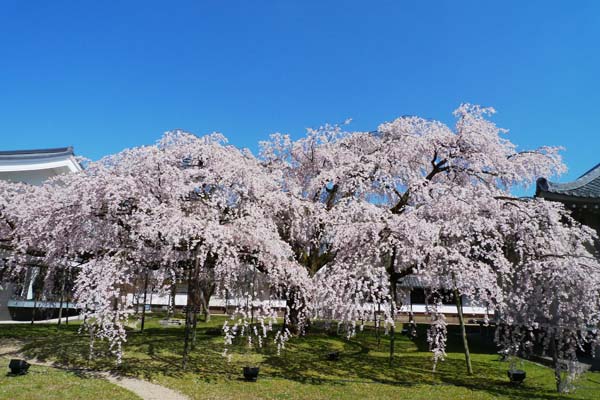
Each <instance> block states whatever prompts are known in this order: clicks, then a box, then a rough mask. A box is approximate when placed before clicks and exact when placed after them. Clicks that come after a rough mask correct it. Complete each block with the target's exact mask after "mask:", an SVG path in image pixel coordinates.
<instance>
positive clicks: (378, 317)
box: [374, 302, 381, 349]
mask: <svg viewBox="0 0 600 400" xmlns="http://www.w3.org/2000/svg"><path fill="white" fill-rule="evenodd" d="M374 312H375V318H374V319H375V337H376V338H377V348H378V349H379V345H380V344H381V334H380V332H379V330H380V329H381V303H379V302H378V303H377V311H374Z"/></svg>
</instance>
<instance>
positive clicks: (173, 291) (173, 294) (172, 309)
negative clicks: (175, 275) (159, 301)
mask: <svg viewBox="0 0 600 400" xmlns="http://www.w3.org/2000/svg"><path fill="white" fill-rule="evenodd" d="M176 296H177V281H176V280H173V283H172V284H171V299H170V300H171V304H169V311H168V314H167V316H168V317H169V318H172V317H173V314H175V297H176Z"/></svg>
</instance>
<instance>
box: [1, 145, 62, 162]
mask: <svg viewBox="0 0 600 400" xmlns="http://www.w3.org/2000/svg"><path fill="white" fill-rule="evenodd" d="M72 155H73V147H71V146H69V147H58V148H55V149H39V150H10V151H0V160H23V159H35V158H48V157H60V156H72Z"/></svg>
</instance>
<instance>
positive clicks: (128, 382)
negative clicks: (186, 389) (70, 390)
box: [102, 373, 188, 400]
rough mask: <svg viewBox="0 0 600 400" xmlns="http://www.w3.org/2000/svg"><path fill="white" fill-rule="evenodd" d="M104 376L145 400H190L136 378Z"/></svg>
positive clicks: (105, 374) (177, 393)
mask: <svg viewBox="0 0 600 400" xmlns="http://www.w3.org/2000/svg"><path fill="white" fill-rule="evenodd" d="M102 376H103V377H104V378H106V379H107V380H108V381H109V382H111V383H113V384H115V385H117V386H121V387H122V388H125V389H127V390H129V391H131V392H133V393H135V394H137V395H138V396H140V397H141V398H142V399H144V400H188V398H187V397H186V396H184V395H182V394H181V393H179V392H176V391H174V390H172V389H169V388H167V387H164V386H160V385H157V384H155V383H152V382H148V381H143V380H141V379H135V378H127V377H118V376H114V375H110V374H108V373H103V374H102Z"/></svg>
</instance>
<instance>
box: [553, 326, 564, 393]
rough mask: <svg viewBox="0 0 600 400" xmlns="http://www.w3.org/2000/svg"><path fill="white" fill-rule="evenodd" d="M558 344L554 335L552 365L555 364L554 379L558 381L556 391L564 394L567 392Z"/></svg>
mask: <svg viewBox="0 0 600 400" xmlns="http://www.w3.org/2000/svg"><path fill="white" fill-rule="evenodd" d="M558 351H559V349H558V344H557V343H556V335H555V334H553V335H552V363H553V364H554V379H555V380H556V391H557V392H558V393H562V392H564V390H565V382H564V381H563V377H562V368H561V365H560V359H559V357H558V355H559V354H558Z"/></svg>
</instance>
